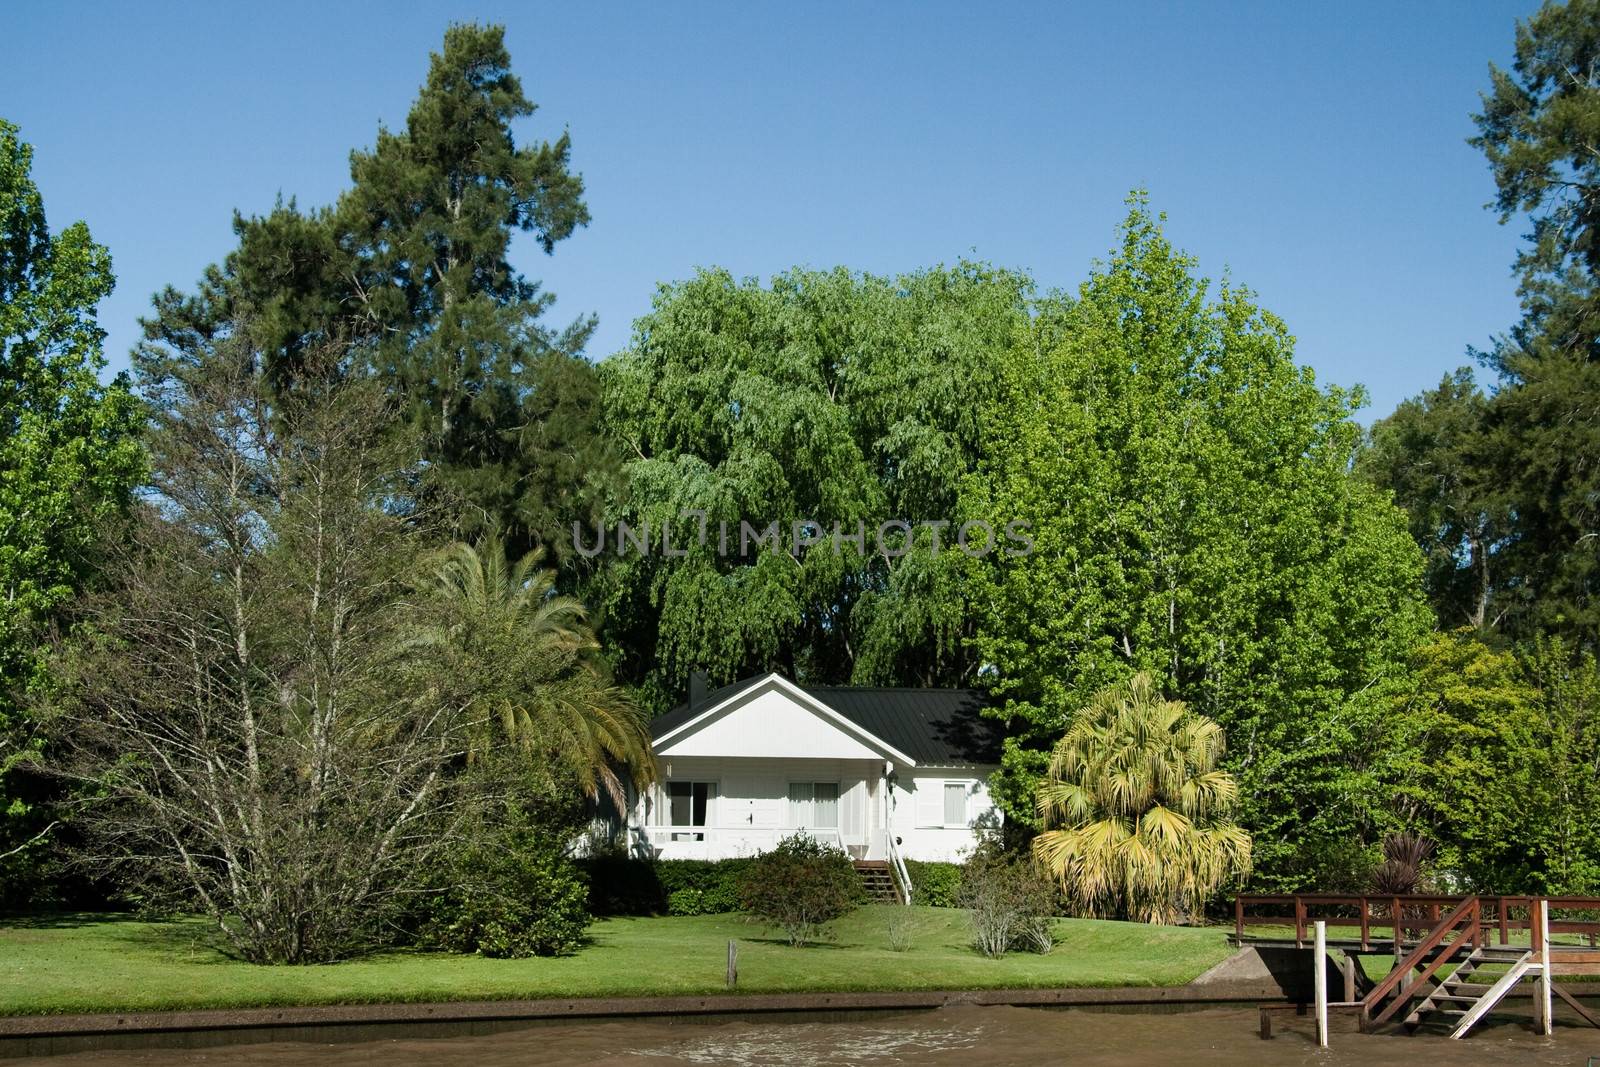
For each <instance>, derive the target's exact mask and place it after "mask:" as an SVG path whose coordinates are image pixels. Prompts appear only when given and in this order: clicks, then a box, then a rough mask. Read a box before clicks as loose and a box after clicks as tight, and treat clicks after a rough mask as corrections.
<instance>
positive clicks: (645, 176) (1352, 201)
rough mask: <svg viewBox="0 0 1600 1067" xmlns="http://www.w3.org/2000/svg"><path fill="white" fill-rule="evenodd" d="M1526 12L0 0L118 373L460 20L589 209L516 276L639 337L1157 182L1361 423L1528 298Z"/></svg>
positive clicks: (1063, 275) (331, 183) (1030, 240)
mask: <svg viewBox="0 0 1600 1067" xmlns="http://www.w3.org/2000/svg"><path fill="white" fill-rule="evenodd" d="M1534 6H1535V5H1534V4H1533V2H1532V0H1522V2H1519V3H1501V2H1489V0H1485V2H1478V3H1466V2H1462V3H1417V4H1408V5H1394V4H1387V3H1385V4H1377V3H1372V4H1367V3H1340V4H1322V5H1310V4H1288V3H1282V4H1280V3H1263V4H1236V5H1216V4H1201V3H1192V4H1177V3H1174V4H1144V3H1117V4H1104V5H1088V4H1052V5H1038V6H1026V5H1005V6H1003V7H1002V6H1000V5H983V4H920V5H911V4H898V3H878V4H871V5H866V4H838V5H832V4H789V5H783V6H779V5H775V4H763V3H749V2H743V3H737V4H732V3H730V4H720V3H719V4H709V3H707V4H699V3H672V4H654V5H648V6H646V5H642V4H640V5H599V4H594V5H587V4H576V3H565V4H560V5H556V4H546V3H519V4H505V3H459V2H454V0H436V2H432V3H427V4H404V3H397V2H392V0H391V2H386V3H333V2H328V0H322V2H319V3H294V2H275V3H272V4H259V5H229V4H219V3H215V2H208V3H203V4H200V3H196V4H170V5H161V4H157V3H150V4H122V3H116V4H112V3H107V4H103V5H94V4H74V5H68V4H62V3H56V2H36V0H9V2H8V3H6V4H5V6H4V7H3V8H0V42H3V43H4V44H3V48H0V51H3V52H4V54H5V61H4V62H3V63H0V115H3V116H4V117H6V118H8V119H10V120H11V121H13V122H17V123H19V124H20V125H21V126H22V130H23V136H24V138H25V139H27V140H29V141H31V142H32V143H33V144H34V145H35V147H36V157H35V168H34V176H35V179H36V180H37V181H38V183H39V185H40V187H41V189H42V190H43V193H44V196H45V204H46V209H47V211H48V212H49V215H50V219H51V222H52V225H53V226H54V227H60V226H62V225H65V224H66V223H68V222H70V221H72V220H75V219H79V218H82V219H86V220H87V221H88V222H89V224H90V227H91V229H92V230H93V232H94V234H95V236H96V238H97V239H99V240H100V241H102V242H104V243H106V244H107V245H109V246H110V248H111V252H112V255H113V258H114V260H115V264H116V272H117V276H118V280H119V282H118V287H117V291H116V293H115V294H114V295H113V296H112V297H111V298H110V299H109V300H108V301H107V302H106V304H105V305H104V307H103V308H102V311H101V320H102V322H103V324H104V325H105V327H106V329H107V330H108V332H109V339H108V346H107V351H108V355H109V357H110V359H111V362H112V365H113V366H114V367H120V366H124V365H126V352H127V350H128V348H129V347H130V346H131V345H132V343H133V342H134V340H135V339H136V335H137V326H136V319H137V317H138V316H139V315H140V314H142V313H143V311H144V309H145V308H146V307H147V305H148V302H149V298H150V295H151V293H152V292H154V291H155V290H156V289H158V288H159V287H160V286H162V285H164V284H167V283H174V284H178V285H180V286H188V285H190V284H191V283H192V282H193V281H194V280H195V279H196V278H197V277H198V275H199V273H200V271H201V269H202V268H203V267H204V266H205V265H206V264H207V263H210V262H212V261H214V260H217V259H218V258H220V257H221V256H222V255H223V254H224V253H225V252H226V251H227V250H228V248H229V245H230V242H231V233H230V229H229V223H230V219H231V213H232V211H233V209H234V208H236V207H237V208H239V209H241V210H243V211H245V212H247V213H254V212H261V211H265V210H267V209H268V208H270V206H271V205H272V202H273V199H274V197H275V196H277V195H278V194H279V193H280V192H281V193H283V194H284V195H286V196H289V195H293V196H296V197H298V198H299V200H300V202H301V203H302V204H320V203H324V202H328V201H331V200H332V199H333V198H334V197H335V196H336V195H337V194H338V193H339V191H340V190H341V189H343V188H344V187H345V185H346V183H347V182H348V178H349V173H348V163H347V161H348V154H349V151H350V149H351V148H353V147H356V146H365V145H368V144H370V143H371V142H372V140H373V137H374V133H375V130H376V128H377V126H378V124H379V123H380V122H384V123H387V124H389V125H391V126H396V127H398V126H402V125H403V124H404V120H405V114H406V110H407V108H408V107H409V105H410V103H411V100H412V98H413V96H414V94H415V92H416V89H417V87H418V86H419V85H420V83H421V81H422V79H423V77H424V75H425V72H426V69H427V57H428V52H429V51H430V50H431V49H433V48H435V47H437V45H438V42H439V40H440V37H441V35H442V33H443V30H444V27H445V25H446V24H447V23H448V22H449V21H452V20H467V19H475V20H480V21H496V22H503V23H505V24H506V26H507V31H508V32H507V39H508V44H509V46H510V49H511V52H512V57H513V61H514V66H515V69H516V70H517V72H518V73H519V74H520V75H521V77H522V79H523V83H524V86H525V88H526V90H527V92H528V95H529V96H530V97H532V98H533V99H534V100H535V101H537V102H538V103H539V105H540V110H539V112H538V113H537V114H536V115H535V116H534V117H533V118H532V119H531V120H529V121H528V122H527V123H526V125H525V126H524V127H523V129H522V130H521V131H520V133H521V134H522V136H524V137H529V138H541V139H542V138H546V137H551V136H554V135H556V134H557V133H559V131H560V130H561V129H562V127H564V126H565V127H567V128H569V129H570V131H571V133H572V137H573V161H574V164H575V166H576V167H577V169H579V170H580V171H581V172H582V173H583V175H584V179H585V181H586V183H587V185H588V190H589V204H590V208H591V210H592V212H593V215H594V222H593V224H592V225H591V226H590V227H589V228H588V229H587V230H582V231H579V233H578V234H577V235H576V236H574V237H573V238H572V239H571V240H569V241H567V242H565V243H564V244H562V245H559V246H557V249H556V252H555V255H554V256H552V257H546V256H545V255H544V254H543V253H542V252H541V251H539V250H538V249H537V248H535V247H533V245H532V243H531V242H526V243H519V245H518V249H517V261H518V265H519V266H520V267H521V268H522V269H523V270H524V271H525V272H526V273H527V274H528V275H529V276H530V277H534V278H539V279H542V280H543V281H544V282H545V284H546V285H547V287H548V288H549V289H551V290H552V291H554V292H555V293H556V294H557V296H558V297H559V303H558V304H557V307H556V310H555V316H556V318H557V319H559V320H563V321H564V320H565V319H567V318H570V317H572V316H575V315H577V314H579V313H581V312H587V311H594V312H597V313H598V314H599V315H600V320H601V325H600V330H599V332H598V334H597V335H596V337H595V340H594V343H593V344H592V345H591V347H590V353H589V354H590V355H591V356H592V357H594V358H600V357H603V356H605V355H607V354H609V353H611V352H614V351H616V350H617V349H619V348H620V347H622V346H623V345H625V344H626V342H627V339H628V334H629V329H630V324H631V322H632V320H633V319H634V318H635V317H636V316H637V315H639V314H640V313H642V312H643V311H645V310H647V309H648V307H649V304H650V300H651V296H652V294H653V292H654V290H655V287H656V285H657V284H658V283H660V282H662V281H666V280H671V279H677V278H682V277H685V276H687V275H688V274H690V273H691V272H692V271H693V270H694V268H695V267H696V266H700V265H713V264H716V265H722V266H726V267H728V268H729V269H731V270H732V271H734V272H735V273H736V274H740V275H758V276H761V277H767V276H770V275H771V274H773V273H775V272H777V271H780V270H782V269H785V268H787V267H789V266H792V265H795V264H804V265H809V266H815V267H828V266H833V265H835V264H841V263H842V264H846V265H848V266H850V267H853V268H857V269H865V270H870V271H874V272H897V271H901V270H907V269H912V268H916V267H920V266H927V265H931V264H935V263H939V262H950V261H953V260H955V259H957V258H959V257H962V256H976V257H978V258H981V259H986V260H990V261H992V262H995V263H998V264H1003V265H1006V266H1013V267H1022V268H1026V269H1028V270H1030V271H1031V272H1033V274H1034V275H1035V277H1036V278H1038V280H1039V281H1040V283H1041V285H1042V286H1044V287H1046V288H1054V287H1062V286H1073V285H1076V284H1077V283H1078V282H1079V281H1081V280H1082V278H1083V277H1084V275H1085V273H1086V272H1087V270H1088V268H1089V264H1090V261H1091V260H1092V259H1093V258H1094V257H1095V256H1097V255H1102V254H1104V253H1105V251H1106V250H1107V249H1108V248H1109V247H1110V245H1111V242H1112V240H1113V238H1114V229H1115V226H1116V224H1117V222H1118V220H1119V219H1120V218H1121V216H1122V214H1123V212H1124V210H1125V209H1124V207H1123V200H1124V198H1125V196H1126V195H1127V193H1128V191H1129V190H1130V189H1132V188H1134V187H1136V186H1143V187H1146V188H1148V189H1149V190H1150V194H1151V198H1152V203H1153V205H1154V206H1155V207H1157V208H1158V209H1160V210H1162V211H1165V212H1166V213H1167V214H1168V216H1169V225H1168V233H1169V234H1170V235H1171V236H1172V238H1173V239H1174V240H1175V241H1176V242H1177V243H1178V244H1179V245H1180V246H1182V247H1183V248H1185V249H1187V250H1188V251H1190V252H1192V253H1193V254H1195V255H1196V256H1198V257H1199V259H1200V261H1201V265H1202V268H1203V270H1204V271H1205V272H1206V273H1207V274H1209V275H1211V276H1213V277H1218V276H1220V275H1221V274H1222V273H1223V272H1224V271H1227V272H1229V273H1231V275H1232V277H1233V278H1234V279H1235V280H1236V281H1239V282H1243V283H1245V284H1247V285H1249V286H1251V287H1252V288H1254V289H1256V290H1257V291H1258V292H1259V293H1260V295H1261V299H1262V302H1263V303H1264V304H1265V305H1266V306H1267V307H1269V308H1270V309H1272V310H1273V311H1275V312H1276V313H1278V314H1279V315H1280V316H1282V317H1283V318H1284V319H1285V320H1286V321H1287V322H1288V324H1289V327H1290V329H1291V330H1292V331H1293V332H1294V334H1295V335H1296V337H1297V338H1298V341H1299V345H1298V352H1299V356H1300V358H1301V360H1302V361H1304V362H1307V363H1309V364H1311V365H1312V366H1313V367H1315V368H1316V370H1317V374H1318V377H1319V379H1321V380H1324V381H1332V382H1337V383H1340V384H1346V385H1348V384H1352V383H1355V382H1361V383H1364V384H1365V385H1366V386H1367V387H1368V388H1369V389H1370V391H1371V393H1372V398H1373V402H1372V407H1371V408H1370V409H1369V411H1368V412H1367V413H1366V416H1365V417H1367V418H1371V417H1373V416H1376V415H1381V414H1384V413H1386V412H1388V411H1389V410H1391V409H1392V408H1393V407H1394V405H1395V404H1396V403H1397V402H1398V401H1400V400H1401V399H1403V398H1404V397H1406V396H1408V395H1411V394H1413V393H1415V392H1416V391H1418V390H1419V389H1421V388H1425V387H1427V386H1430V385H1433V384H1435V383H1436V382H1437V381H1438V379H1439V377H1440V376H1441V375H1442V374H1443V373H1444V372H1445V371H1446V370H1448V369H1450V368H1452V367H1455V366H1458V365H1460V364H1461V363H1463V362H1465V361H1466V359H1467V357H1466V355H1465V350H1466V347H1467V346H1468V345H1477V346H1480V347H1481V346H1483V345H1485V344H1487V343H1488V341H1489V339H1490V338H1491V336H1492V335H1494V334H1495V333H1498V332H1501V331H1503V330H1505V329H1506V328H1507V327H1508V326H1509V325H1510V324H1511V323H1512V322H1513V321H1514V320H1515V318H1516V314H1517V307H1516V300H1515V295H1514V282H1513V279H1512V277H1511V274H1510V263H1511V260H1512V257H1513V255H1514V254H1515V249H1516V245H1517V242H1518V239H1519V236H1520V232H1521V231H1520V228H1519V227H1518V226H1517V225H1516V224H1515V223H1513V224H1512V225H1509V226H1500V225H1498V224H1497V221H1496V219H1495V216H1494V214H1493V213H1492V212H1490V211H1486V210H1484V204H1485V203H1487V202H1488V201H1489V200H1490V199H1491V198H1492V196H1493V186H1492V182H1491V179H1490V176H1489V173H1488V170H1487V168H1486V166H1485V164H1484V162H1483V159H1482V157H1481V155H1479V154H1478V153H1477V152H1476V151H1475V150H1474V149H1472V148H1471V147H1470V146H1468V145H1467V144H1466V142H1465V139H1466V138H1467V137H1468V136H1470V134H1471V133H1472V125H1471V121H1470V118H1469V115H1470V113H1471V112H1472V111H1473V110H1475V108H1476V106H1477V103H1478V95H1477V94H1478V92H1479V91H1480V90H1481V89H1482V88H1484V87H1485V85H1486V84H1487V64H1488V63H1489V61H1490V60H1494V61H1496V62H1500V63H1502V64H1504V63H1506V62H1507V60H1508V59H1509V54H1510V49H1511V45H1512V33H1513V29H1514V23H1515V20H1516V19H1517V18H1518V17H1519V16H1526V15H1528V14H1530V13H1531V12H1532V10H1533V8H1534Z"/></svg>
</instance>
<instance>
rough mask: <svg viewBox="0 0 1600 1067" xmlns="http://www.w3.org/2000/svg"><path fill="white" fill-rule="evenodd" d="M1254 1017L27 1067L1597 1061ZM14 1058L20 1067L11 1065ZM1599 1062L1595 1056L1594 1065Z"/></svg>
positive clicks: (612, 1028)
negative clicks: (1261, 1024)
mask: <svg viewBox="0 0 1600 1067" xmlns="http://www.w3.org/2000/svg"><path fill="white" fill-rule="evenodd" d="M1257 1020H1258V1016H1257V1014H1256V1012H1255V1011H1254V1010H1239V1009H1228V1010H1223V1009H1206V1010H1203V1011H1190V1012H1182V1013H1173V1014H1131V1013H1110V1012H1097V1011H1084V1010H1077V1011H1056V1010H1043V1009H1036V1008H1005V1007H968V1006H961V1007H951V1008H943V1009H940V1010H938V1011H932V1012H922V1013H916V1014H906V1015H893V1016H887V1017H882V1018H871V1019H867V1020H855V1021H848V1022H802V1021H766V1020H760V1021H758V1020H740V1021H735V1022H717V1023H711V1022H670V1021H656V1020H626V1021H618V1022H595V1023H583V1024H578V1023H572V1024H567V1023H562V1024H557V1025H544V1026H535V1027H530V1028H528V1029H524V1030H515V1031H510V1032H505V1033H498V1034H493V1035H489V1036H481V1037H478V1036H474V1037H452V1038H439V1039H403V1040H385V1041H369V1042H362V1043H356V1044H314V1043H309V1042H281V1043H272V1044H259V1045H234V1046H229V1047H225V1048H208V1049H192V1050H190V1049H152V1050H140V1051H120V1052H113V1051H104V1052H82V1053H72V1054H68V1055H61V1056H50V1057H45V1058H40V1059H37V1060H30V1061H26V1062H29V1063H37V1064H41V1065H44V1064H48V1065H51V1067H88V1065H95V1067H111V1065H124V1064H127V1065H132V1064H141V1065H144V1064H228V1065H229V1067H257V1065H260V1067H281V1065H288V1064H300V1063H315V1064H329V1065H332V1067H341V1065H353V1064H383V1065H384V1067H413V1065H415V1067H421V1065H428V1067H527V1065H530V1064H540V1065H544V1064H553V1065H563V1064H572V1065H583V1067H603V1065H613V1064H615V1065H625V1064H626V1065H639V1067H644V1065H650V1064H730V1065H738V1067H746V1065H748V1067H766V1065H769V1064H772V1065H780V1064H781V1065H790V1064H797V1065H805V1064H815V1065H817V1067H853V1065H857V1064H860V1065H874V1067H882V1065H885V1064H951V1065H955V1064H960V1065H962V1067H994V1065H998V1064H1027V1065H1029V1067H1039V1065H1044V1064H1071V1065H1074V1067H1102V1065H1104V1067H1111V1065H1117V1067H1120V1065H1124V1064H1127V1065H1135V1064H1139V1065H1143V1064H1149V1065H1169V1064H1183V1065H1189V1064H1193V1065H1200V1067H1212V1065H1222V1064H1228V1065H1232V1064H1263V1065H1280V1064H1281V1065H1296V1064H1306V1065H1312V1064H1315V1065H1318V1067H1336V1065H1337V1067H1343V1065H1355V1064H1360V1065H1377V1064H1403V1065H1404V1067H1442V1065H1447V1064H1448V1065H1455V1064H1507V1065H1512V1067H1516V1065H1522V1064H1562V1065H1569V1064H1576V1065H1578V1067H1585V1065H1586V1064H1587V1063H1588V1060H1589V1057H1590V1056H1596V1057H1600V1030H1584V1029H1578V1028H1575V1027H1565V1026H1563V1027H1558V1028H1557V1030H1556V1033H1555V1035H1554V1036H1553V1037H1544V1036H1541V1035H1538V1034H1534V1033H1533V1032H1532V1031H1531V1028H1530V1027H1529V1026H1528V1023H1527V1021H1526V1020H1525V1019H1523V1020H1519V1019H1515V1018H1507V1019H1505V1021H1504V1022H1497V1023H1496V1024H1494V1025H1489V1026H1486V1027H1485V1028H1483V1029H1481V1030H1480V1031H1479V1032H1477V1033H1476V1034H1474V1035H1473V1036H1472V1037H1470V1038H1468V1039H1467V1040H1465V1041H1449V1040H1447V1039H1446V1038H1445V1037H1444V1036H1443V1035H1442V1034H1430V1033H1417V1034H1414V1035H1407V1034H1404V1033H1392V1034H1375V1035H1368V1034H1360V1033H1356V1032H1354V1031H1353V1030H1346V1029H1343V1026H1345V1025H1347V1024H1344V1023H1341V1024H1339V1026H1338V1027H1336V1029H1335V1032H1334V1033H1333V1035H1332V1037H1331V1047H1330V1048H1328V1049H1326V1050H1321V1049H1318V1048H1317V1047H1316V1045H1315V1042H1314V1039H1313V1037H1312V1022H1311V1019H1310V1017H1309V1016H1306V1017H1296V1016H1294V1015H1293V1014H1292V1013H1290V1014H1287V1015H1284V1014H1280V1015H1279V1016H1278V1017H1277V1021H1276V1023H1275V1025H1276V1027H1277V1032H1276V1036H1275V1037H1273V1038H1272V1039H1271V1040H1270V1041H1263V1040H1261V1038H1260V1037H1259V1036H1257V1030H1256V1028H1257ZM7 1062H24V1061H7ZM1596 1063H1600V1058H1597V1059H1596Z"/></svg>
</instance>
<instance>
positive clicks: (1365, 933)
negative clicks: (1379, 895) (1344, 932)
mask: <svg viewBox="0 0 1600 1067" xmlns="http://www.w3.org/2000/svg"><path fill="white" fill-rule="evenodd" d="M1360 901H1361V951H1362V952H1367V951H1369V950H1370V948H1371V946H1370V945H1369V944H1368V939H1369V934H1370V931H1369V930H1368V926H1369V921H1368V916H1367V905H1368V904H1370V903H1371V901H1369V900H1368V899H1367V898H1366V897H1361V898H1360Z"/></svg>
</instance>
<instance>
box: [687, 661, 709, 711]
mask: <svg viewBox="0 0 1600 1067" xmlns="http://www.w3.org/2000/svg"><path fill="white" fill-rule="evenodd" d="M709 688H710V686H709V684H708V679H707V678H706V672H705V671H690V672H689V710H690V711H691V712H694V711H698V710H699V709H700V705H701V704H704V703H705V702H706V690H707V689H709Z"/></svg>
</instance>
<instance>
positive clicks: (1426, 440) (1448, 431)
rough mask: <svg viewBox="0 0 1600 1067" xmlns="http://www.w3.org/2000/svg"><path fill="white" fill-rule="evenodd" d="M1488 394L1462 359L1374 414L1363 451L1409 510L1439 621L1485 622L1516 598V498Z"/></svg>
mask: <svg viewBox="0 0 1600 1067" xmlns="http://www.w3.org/2000/svg"><path fill="white" fill-rule="evenodd" d="M1490 404H1491V402H1490V400H1489V398H1488V397H1486V396H1485V395H1484V394H1483V392H1482V390H1480V389H1479V388H1478V386H1477V384H1476V383H1475V382H1474V381H1473V379H1472V371H1471V370H1470V369H1469V368H1466V367H1463V368H1461V369H1459V370H1457V371H1455V372H1454V373H1453V374H1448V375H1446V376H1445V378H1444V380H1443V381H1442V382H1440V383H1439V387H1438V388H1437V389H1433V390H1429V391H1427V392H1424V393H1422V394H1421V395H1420V396H1418V397H1416V398H1414V399H1411V400H1406V401H1404V402H1402V403H1401V404H1400V406H1399V407H1398V408H1396V409H1395V411H1394V413H1393V414H1392V415H1390V416H1388V417H1387V418H1384V419H1380V420H1378V421H1377V422H1376V423H1374V424H1373V427H1372V433H1371V437H1370V444H1369V446H1368V447H1367V448H1365V449H1363V450H1362V452H1361V454H1360V456H1359V458H1358V460H1357V469H1358V470H1360V471H1361V473H1362V474H1363V475H1365V476H1366V477H1367V478H1368V479H1370V480H1371V481H1372V482H1373V483H1374V484H1376V485H1378V486H1380V487H1383V488H1386V489H1388V490H1389V491H1390V492H1392V493H1393V494H1394V500H1395V503H1397V504H1399V505H1400V506H1401V507H1403V508H1405V510H1406V514H1407V515H1408V516H1409V517H1410V520H1411V535H1412V537H1413V538H1415V539H1416V542H1417V544H1418V545H1420V546H1421V547H1422V553H1423V557H1424V559H1425V560H1426V569H1425V571H1424V573H1423V582H1424V584H1425V585H1426V587H1427V590H1428V598H1429V600H1430V601H1432V603H1433V609H1434V612H1435V613H1436V614H1437V615H1438V617H1439V619H1440V621H1441V622H1442V623H1444V624H1445V625H1447V626H1451V627H1455V626H1471V627H1473V628H1475V629H1478V630H1483V631H1491V630H1495V629H1498V628H1499V627H1500V625H1501V623H1502V621H1503V620H1504V618H1505V616H1506V614H1507V612H1508V611H1511V610H1513V609H1514V608H1515V606H1516V605H1515V601H1514V599H1513V598H1514V596H1515V592H1514V587H1513V588H1508V587H1507V578H1508V575H1507V574H1506V573H1504V569H1505V567H1506V560H1507V552H1506V550H1507V548H1508V546H1509V543H1510V541H1511V536H1510V535H1511V531H1512V529H1513V519H1512V516H1511V511H1512V506H1511V503H1510V501H1508V500H1507V499H1506V494H1505V481H1504V479H1503V478H1502V477H1501V476H1500V474H1499V472H1498V471H1497V470H1496V457H1495V455H1494V447H1495V446H1494V442H1493V439H1492V436H1491V435H1490V433H1489V432H1488V429H1487V423H1486V420H1487V418H1488V415H1489V410H1490Z"/></svg>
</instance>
